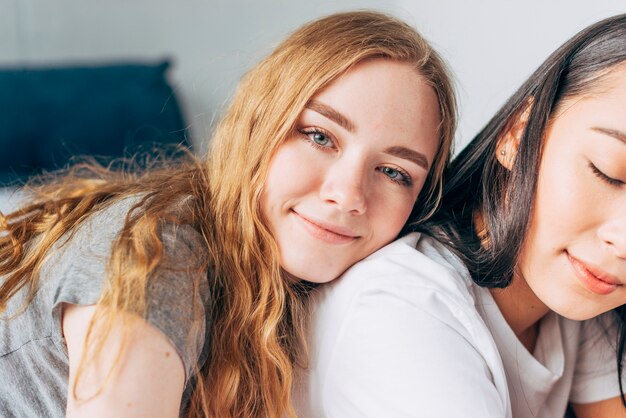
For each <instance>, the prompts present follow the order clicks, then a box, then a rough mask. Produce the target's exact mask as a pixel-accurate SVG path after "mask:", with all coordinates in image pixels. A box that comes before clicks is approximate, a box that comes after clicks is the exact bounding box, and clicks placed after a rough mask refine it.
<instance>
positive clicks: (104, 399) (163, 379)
mask: <svg viewBox="0 0 626 418" xmlns="http://www.w3.org/2000/svg"><path fill="white" fill-rule="evenodd" d="M95 309H96V307H95V306H94V305H90V306H79V305H71V304H64V306H63V333H64V336H65V340H66V343H67V349H68V355H69V364H70V374H69V386H68V397H67V399H68V402H67V417H72V418H79V417H90V418H100V417H113V416H114V417H119V418H125V417H151V418H152V417H172V418H173V417H178V416H179V408H180V402H181V397H182V393H183V387H184V381H185V371H184V368H183V363H182V361H181V359H180V357H179V355H178V354H177V352H176V350H175V349H174V347H173V346H172V345H171V343H170V342H169V341H168V340H167V338H166V337H165V335H164V334H163V333H161V332H160V331H159V330H157V329H156V328H154V327H153V326H151V325H150V324H148V323H147V322H145V321H144V320H142V319H140V318H137V317H131V318H129V324H130V326H131V331H130V332H129V333H128V340H127V343H126V344H127V345H126V346H125V347H124V350H123V352H122V353H121V357H120V360H119V364H118V366H117V367H116V368H115V369H114V371H113V372H112V373H111V376H110V378H109V380H107V381H105V380H104V379H105V377H106V375H107V372H108V371H109V370H110V369H111V367H112V365H113V363H114V361H115V355H116V354H117V353H118V350H119V347H120V342H121V338H120V327H119V326H118V327H116V326H114V327H113V330H112V332H111V334H110V336H109V338H108V339H107V341H106V343H105V345H104V348H103V351H102V355H101V356H100V357H98V358H97V361H96V362H95V363H94V364H92V365H90V366H89V367H87V368H86V369H85V372H84V373H83V375H82V377H81V380H80V381H79V385H78V388H77V392H78V395H79V397H82V398H89V395H91V394H93V393H94V392H95V391H96V390H97V389H98V388H99V387H100V386H101V385H103V384H104V386H103V389H102V392H101V393H100V394H99V395H98V396H96V397H93V398H91V399H87V400H86V401H85V402H81V401H77V400H76V399H75V398H74V396H73V387H74V380H75V377H76V370H77V368H78V365H79V363H80V359H81V356H82V353H83V348H84V341H85V336H86V333H87V329H88V326H89V323H90V321H91V318H92V316H93V314H94V312H95Z"/></svg>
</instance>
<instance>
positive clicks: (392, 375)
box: [294, 234, 619, 418]
mask: <svg viewBox="0 0 626 418" xmlns="http://www.w3.org/2000/svg"><path fill="white" fill-rule="evenodd" d="M416 247H417V251H416V249H415V248H416ZM312 302H313V311H312V321H311V325H310V326H311V329H310V330H309V335H310V338H309V340H310V346H309V347H310V348H309V349H310V352H309V364H308V368H307V369H306V370H304V371H302V372H301V373H300V374H299V376H297V378H296V388H295V394H294V397H295V404H296V409H297V410H298V413H299V416H302V417H316V418H318V417H333V418H350V417H428V418H438V417H445V418H449V417H467V418H469V417H476V418H490V417H498V418H503V417H507V418H511V417H515V418H524V417H533V418H535V417H537V418H542V417H545V418H555V417H563V415H564V413H565V409H566V407H567V403H568V402H575V403H588V402H594V401H598V400H603V399H608V398H612V397H615V396H618V395H619V388H618V380H617V372H616V364H615V351H614V349H613V348H612V347H611V343H612V342H613V341H612V340H609V338H608V337H606V331H605V328H606V327H605V326H604V325H606V324H607V322H606V320H605V318H602V319H599V320H591V321H586V322H579V321H572V320H568V319H565V318H563V317H559V316H558V315H556V314H554V313H550V314H548V315H547V316H546V317H544V318H543V319H542V322H541V325H540V330H539V336H538V340H537V343H536V348H535V351H534V353H532V354H531V353H529V352H528V351H527V350H526V348H524V346H523V345H522V344H521V343H520V341H519V340H518V339H517V337H516V336H515V335H514V333H513V331H512V330H511V328H510V327H509V325H508V324H507V323H506V321H505V319H504V317H503V316H502V314H501V313H500V311H499V309H498V307H497V305H496V304H495V302H494V300H493V298H492V297H491V294H490V292H489V291H488V290H487V289H484V288H481V287H479V286H477V285H476V284H475V283H474V282H473V281H472V280H471V278H470V276H469V273H468V271H467V269H466V268H465V267H464V266H463V265H462V263H461V262H460V261H459V260H458V259H457V258H456V257H455V256H454V255H452V253H451V252H450V251H449V250H448V249H446V248H445V247H444V246H443V245H441V244H440V243H438V242H437V241H435V240H433V239H432V238H430V237H425V236H421V237H420V236H419V235H418V234H411V235H409V236H407V237H404V238H402V239H400V240H398V241H396V242H394V243H392V244H390V245H388V246H386V247H384V248H382V249H381V250H379V251H377V252H376V253H374V254H372V255H371V256H369V257H368V258H366V259H364V260H362V261H361V262H359V263H357V264H356V265H355V266H353V267H352V268H351V269H350V270H348V271H347V272H346V273H345V274H344V275H343V276H342V277H341V278H340V279H338V280H336V281H335V282H334V283H331V284H329V285H326V286H322V287H321V288H320V289H319V292H316V295H315V296H314V298H313V301H312Z"/></svg>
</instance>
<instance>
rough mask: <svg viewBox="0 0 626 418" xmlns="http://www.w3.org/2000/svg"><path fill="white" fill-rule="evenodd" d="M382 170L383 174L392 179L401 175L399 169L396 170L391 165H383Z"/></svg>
mask: <svg viewBox="0 0 626 418" xmlns="http://www.w3.org/2000/svg"><path fill="white" fill-rule="evenodd" d="M380 171H381V172H382V173H383V174H385V175H386V176H387V177H389V178H390V179H396V178H398V177H400V176H401V174H400V172H399V171H398V170H396V169H395V168H391V167H383V168H382V169H381V170H380Z"/></svg>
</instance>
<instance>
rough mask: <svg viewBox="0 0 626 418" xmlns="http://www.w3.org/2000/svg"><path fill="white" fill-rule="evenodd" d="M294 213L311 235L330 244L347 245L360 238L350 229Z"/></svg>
mask: <svg viewBox="0 0 626 418" xmlns="http://www.w3.org/2000/svg"><path fill="white" fill-rule="evenodd" d="M292 213H293V214H294V215H295V217H296V219H298V221H299V222H300V224H301V225H302V226H303V227H304V229H305V230H306V231H307V232H308V233H309V234H310V235H312V236H313V237H314V238H317V239H319V240H322V241H324V242H327V243H329V244H345V243H348V242H352V241H354V240H356V239H357V238H359V235H358V234H356V233H355V232H354V231H353V230H351V229H349V228H346V227H342V226H339V225H333V224H330V223H328V222H324V221H321V220H319V219H316V218H312V217H310V216H306V215H302V214H300V213H298V212H296V211H295V210H293V209H292Z"/></svg>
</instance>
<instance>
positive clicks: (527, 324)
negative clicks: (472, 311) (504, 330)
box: [490, 274, 550, 353]
mask: <svg viewBox="0 0 626 418" xmlns="http://www.w3.org/2000/svg"><path fill="white" fill-rule="evenodd" d="M490 291H491V295H492V296H493V299H494V300H495V302H496V304H497V305H498V308H499V309H500V312H502V316H504V319H505V320H506V322H507V323H508V324H509V326H510V327H511V329H512V330H513V332H514V333H515V335H516V336H517V338H519V340H520V342H521V343H522V344H523V345H524V347H526V349H527V350H528V351H530V352H531V353H532V352H533V350H534V349H535V343H536V341H537V335H538V330H539V321H540V320H541V318H543V317H544V316H545V315H546V314H547V313H548V312H549V311H550V310H549V308H548V307H547V306H546V305H544V304H543V302H541V301H540V300H539V298H537V296H536V295H535V293H534V292H533V291H532V290H531V289H530V287H528V284H527V283H526V280H524V278H523V277H521V276H520V275H519V274H516V275H515V276H514V277H513V281H512V282H511V284H510V285H509V286H508V287H506V288H504V289H491V290H490Z"/></svg>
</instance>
